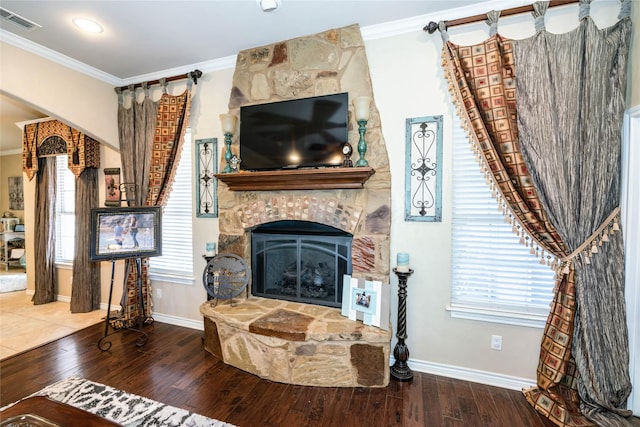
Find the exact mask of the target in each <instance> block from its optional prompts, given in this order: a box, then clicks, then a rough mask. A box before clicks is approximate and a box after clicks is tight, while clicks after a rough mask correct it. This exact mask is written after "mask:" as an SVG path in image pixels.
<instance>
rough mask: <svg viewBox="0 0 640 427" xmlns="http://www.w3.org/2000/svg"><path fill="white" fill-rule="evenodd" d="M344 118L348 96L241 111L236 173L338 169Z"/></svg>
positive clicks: (344, 133) (345, 137)
mask: <svg viewBox="0 0 640 427" xmlns="http://www.w3.org/2000/svg"><path fill="white" fill-rule="evenodd" d="M348 117H349V97H348V94H347V93H338V94H333V95H325V96H317V97H313V98H302V99H294V100H290V101H281V102H272V103H268V104H258V105H247V106H244V107H241V108H240V159H241V160H242V162H241V163H240V167H241V169H244V170H273V169H294V168H309V167H323V166H340V165H341V164H342V160H343V155H342V145H343V144H344V143H345V142H347V140H348V126H347V124H348Z"/></svg>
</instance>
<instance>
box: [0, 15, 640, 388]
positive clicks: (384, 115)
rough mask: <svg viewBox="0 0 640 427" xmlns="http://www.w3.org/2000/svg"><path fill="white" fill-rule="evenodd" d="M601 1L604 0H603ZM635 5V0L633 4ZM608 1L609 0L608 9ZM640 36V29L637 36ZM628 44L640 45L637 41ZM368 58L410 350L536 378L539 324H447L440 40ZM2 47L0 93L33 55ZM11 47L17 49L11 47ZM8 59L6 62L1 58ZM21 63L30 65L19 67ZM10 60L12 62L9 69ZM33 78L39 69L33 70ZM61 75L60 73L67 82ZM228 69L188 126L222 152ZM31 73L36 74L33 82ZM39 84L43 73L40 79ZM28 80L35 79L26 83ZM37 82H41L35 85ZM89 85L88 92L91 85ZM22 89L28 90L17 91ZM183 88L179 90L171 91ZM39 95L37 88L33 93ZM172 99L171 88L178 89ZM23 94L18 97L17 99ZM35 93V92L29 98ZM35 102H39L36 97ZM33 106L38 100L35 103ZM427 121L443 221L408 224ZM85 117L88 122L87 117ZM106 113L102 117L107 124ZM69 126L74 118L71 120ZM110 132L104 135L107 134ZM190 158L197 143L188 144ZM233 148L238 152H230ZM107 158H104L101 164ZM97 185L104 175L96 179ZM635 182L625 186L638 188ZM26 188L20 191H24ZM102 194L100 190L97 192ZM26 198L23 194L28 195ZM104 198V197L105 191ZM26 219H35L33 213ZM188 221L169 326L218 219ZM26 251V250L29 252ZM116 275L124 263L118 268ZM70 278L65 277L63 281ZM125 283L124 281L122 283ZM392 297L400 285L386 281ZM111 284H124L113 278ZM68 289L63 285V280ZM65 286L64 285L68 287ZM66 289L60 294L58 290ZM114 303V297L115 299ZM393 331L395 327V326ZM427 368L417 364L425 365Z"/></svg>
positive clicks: (410, 40) (196, 291) (162, 304)
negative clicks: (418, 132) (189, 255)
mask: <svg viewBox="0 0 640 427" xmlns="http://www.w3.org/2000/svg"><path fill="white" fill-rule="evenodd" d="M598 3H600V2H596V4H594V5H593V6H592V11H593V14H594V17H597V18H598V19H596V22H597V23H598V24H599V25H600V24H602V23H607V22H609V23H610V22H613V21H615V17H616V16H617V8H616V7H613V8H611V10H612V11H602V10H601V8H600V7H599V6H596V5H597V4H598ZM605 3H606V2H605ZM635 3H637V2H635ZM610 5H611V2H609V6H610ZM637 6H638V5H637V4H634V15H633V16H634V20H635V24H636V26H637V25H640V17H639V12H638V9H640V8H639V7H637ZM547 22H548V24H547V27H548V29H549V30H551V31H553V32H565V31H568V30H570V29H572V28H574V27H575V26H576V25H577V18H576V14H575V13H570V14H569V13H563V12H561V11H558V10H557V9H552V10H550V11H549V17H548V19H547ZM500 24H501V25H500V31H501V33H503V34H505V35H506V36H510V37H514V38H522V37H526V36H528V35H530V34H533V25H532V23H531V19H530V17H524V16H523V17H512V18H506V19H504V20H501V23H500ZM636 33H637V32H636ZM486 36H487V27H486V25H484V24H477V25H476V24H473V25H468V26H465V27H457V28H454V29H452V30H451V39H452V40H453V41H454V42H456V43H461V44H469V43H474V42H476V41H479V40H482V39H483V38H486ZM635 37H636V38H635V39H634V43H635V46H638V45H639V43H637V37H638V36H637V35H636V36H635ZM365 44H366V49H367V57H368V59H369V66H370V72H371V78H372V83H373V91H374V97H375V101H376V105H377V106H378V109H379V111H380V116H381V122H382V130H383V133H384V137H385V140H386V141H387V151H388V153H389V161H390V168H391V175H392V227H391V234H392V240H391V257H392V259H391V261H392V263H393V262H394V260H395V258H394V257H395V255H396V253H397V252H409V253H410V254H411V264H412V266H413V268H414V270H415V273H414V274H413V275H412V276H411V278H410V279H409V284H408V301H407V319H408V324H407V333H408V335H409V337H408V339H407V344H408V346H409V348H410V350H411V360H412V361H415V363H419V364H424V366H426V367H434V366H435V367H437V366H441V365H444V366H451V365H453V366H457V367H461V368H463V369H467V370H471V371H472V370H480V371H489V372H492V373H495V374H498V375H505V376H511V377H518V378H525V379H533V378H535V369H536V365H537V358H538V351H539V343H540V337H541V330H540V329H536V328H527V327H516V326H508V325H501V324H497V323H486V322H478V321H470V320H460V319H453V318H451V317H450V315H449V312H448V311H447V310H446V306H447V304H448V302H449V282H450V273H449V265H450V255H449V253H450V249H451V247H450V227H451V211H450V206H451V174H450V173H449V171H450V170H451V151H450V148H449V147H450V145H451V138H452V129H451V122H452V121H451V120H452V114H453V113H452V108H451V104H450V97H449V94H448V92H447V85H446V83H445V80H444V77H443V73H442V70H441V69H440V62H441V60H440V49H441V45H442V42H441V40H440V36H439V35H438V34H434V35H428V34H426V33H423V32H422V31H421V29H416V31H415V32H413V33H409V34H405V35H400V36H394V37H387V38H381V39H377V40H371V41H366V42H365ZM4 49H5V47H4V45H3V61H2V68H1V71H2V74H3V79H2V82H1V84H2V87H0V89H2V90H4V84H5V81H4V80H5V79H4V73H5V70H6V69H11V70H12V71H11V73H12V75H13V76H14V77H15V74H17V71H15V69H16V68H17V69H19V70H21V69H24V68H29V67H31V65H32V64H33V62H34V58H25V56H26V55H24V54H20V53H19V52H12V55H11V57H10V58H7V56H6V50H4ZM12 49H13V48H12ZM639 51H640V49H637V47H636V49H635V52H634V54H635V56H636V57H635V58H631V62H632V63H633V64H635V65H634V67H633V68H632V72H633V73H634V74H633V76H638V75H640V74H639V73H640V65H638V64H640V60H639V58H638V56H639V55H640V52H639ZM7 59H9V60H7ZM23 61H27V62H26V63H27V64H28V65H29V66H27V67H25V66H23ZM9 64H11V66H9ZM40 65H41V67H40V68H39V69H41V70H45V69H46V70H48V69H49V67H50V66H51V65H50V64H45V65H46V66H43V64H40ZM30 72H31V73H35V71H33V69H32V71H30ZM57 72H58V73H59V74H58V79H59V80H60V81H72V80H73V79H74V78H76V77H77V73H74V72H71V71H67V73H63V70H58V71H57ZM63 74H66V76H63ZM232 74H233V68H232V67H230V68H229V69H225V70H221V71H211V72H207V73H205V75H204V76H203V78H202V79H200V80H199V81H198V85H197V86H195V93H194V100H193V105H192V112H191V119H190V125H191V128H192V133H193V140H195V139H199V138H210V137H217V138H218V140H219V147H220V150H221V151H222V146H223V144H222V141H221V136H222V132H221V130H220V124H219V120H218V115H219V114H221V113H226V112H227V111H228V105H227V103H228V100H229V92H230V90H231V81H232ZM32 77H34V76H32ZM40 78H44V77H40ZM32 80H33V79H32ZM35 80H37V79H35ZM637 80H638V78H637V77H634V78H633V83H634V84H633V86H632V87H631V88H630V93H631V94H633V95H632V99H631V101H630V102H631V105H638V104H639V103H640V83H638V82H637ZM94 85H95V86H96V87H98V89H97V90H96V91H95V92H94V93H92V96H91V99H92V102H93V103H94V104H96V105H94V107H95V108H94V110H95V111H100V112H102V113H101V114H98V113H96V114H92V115H89V114H86V115H85V117H83V124H84V126H83V127H81V128H85V127H86V128H88V129H93V131H92V132H89V133H90V134H93V135H97V134H100V135H103V136H104V138H103V139H100V138H99V139H100V140H109V141H111V142H113V141H114V140H115V134H116V131H115V126H116V125H115V118H113V120H112V117H111V116H112V115H113V116H115V111H116V100H115V97H114V96H113V89H112V87H111V86H109V85H106V86H108V88H104V86H105V84H103V83H100V82H96V83H94ZM87 86H92V85H89V84H88V83H87ZM23 89H24V88H23ZM180 90H181V88H180V87H177V88H176V91H180ZM36 92H37V91H36ZM174 93H176V92H174ZM25 94H26V90H24V91H23V95H25ZM32 95H34V96H35V95H41V94H39V93H33V91H32ZM35 98H36V100H38V99H39V98H38V97H35ZM45 101H46V102H47V105H46V106H45V107H46V109H47V110H48V111H54V112H63V113H64V114H58V118H60V119H61V120H65V117H64V116H65V115H70V116H72V117H74V118H75V117H77V116H78V115H79V114H80V112H78V111H76V110H78V109H79V108H80V109H84V107H79V106H78V103H77V102H76V101H75V100H74V99H73V98H72V97H58V98H57V99H56V100H55V103H54V102H53V100H51V99H43V100H42V102H45ZM33 103H34V104H35V105H36V106H38V105H37V102H33ZM426 115H443V116H444V123H445V131H444V147H445V151H444V155H445V159H444V163H445V164H444V169H443V170H444V193H443V207H444V211H443V220H442V222H440V223H416V222H405V221H404V213H403V199H402V195H403V194H404V143H405V142H404V132H405V129H404V123H405V122H404V121H405V119H406V118H409V117H420V116H426ZM89 116H91V117H89ZM105 117H107V120H105V119H104V118H105ZM74 121H75V122H80V120H79V119H75V120H74ZM105 127H107V128H108V129H105ZM189 149H190V150H191V152H192V153H193V147H190V148H189ZM235 149H236V147H234V150H235ZM104 154H105V156H104V157H103V159H105V160H104V161H103V165H102V167H117V166H118V161H117V155H116V154H115V152H113V151H111V152H109V151H105V153H104ZM106 159H109V160H106ZM101 182H102V179H101ZM639 184H640V183H631V185H632V186H633V187H636V188H637V186H638V185H639ZM25 190H26V188H25ZM101 191H102V192H104V189H101ZM25 193H26V191H25ZM101 200H104V195H103V194H102V195H101ZM29 215H31V218H30V217H29ZM25 217H27V220H28V221H32V213H31V214H28V211H25ZM192 220H193V224H194V227H193V230H194V231H193V253H194V282H193V284H191V285H176V284H168V283H154V287H155V289H158V288H161V289H162V298H161V299H158V298H155V300H154V307H153V309H154V312H155V313H157V314H158V315H159V316H165V317H166V318H172V319H173V320H174V321H175V323H178V324H180V323H181V322H183V323H190V324H197V323H198V322H201V316H200V314H199V311H198V307H199V305H200V304H201V303H202V301H204V300H205V297H206V293H205V291H204V289H203V287H202V283H201V271H202V269H203V268H204V260H203V258H202V254H203V252H204V245H205V242H207V241H216V240H217V236H218V220H217V219H210V218H196V217H195V213H194V214H193V217H192ZM28 250H29V249H28ZM103 264H104V265H103V275H102V287H103V301H106V298H105V297H104V295H105V292H106V291H107V290H108V289H106V288H107V287H108V284H109V273H110V270H109V267H110V264H108V263H103ZM116 269H117V271H118V274H121V273H120V271H121V269H122V267H121V266H120V265H118V266H117V267H116ZM61 280H62V281H63V282H69V280H70V278H69V277H64V278H62V279H61ZM120 280H121V279H120ZM390 281H391V284H392V286H393V289H392V292H393V293H394V294H393V295H394V296H395V291H396V286H397V280H396V278H395V277H391V278H390ZM116 283H121V281H120V282H116ZM63 285H64V284H63ZM64 286H67V285H64ZM64 289H66V288H64ZM116 300H118V299H116ZM396 305H397V299H396V298H392V307H391V312H392V313H394V315H392V321H393V323H394V324H395V321H396V319H395V313H396V312H397V307H396ZM394 330H395V329H394ZM492 334H497V335H502V337H503V350H502V351H495V350H491V349H490V337H491V335H492ZM424 366H423V368H424Z"/></svg>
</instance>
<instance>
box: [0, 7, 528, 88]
mask: <svg viewBox="0 0 640 427" xmlns="http://www.w3.org/2000/svg"><path fill="white" fill-rule="evenodd" d="M531 3H532V2H531V1H530V0H529V1H527V0H490V1H483V2H481V3H477V4H474V5H471V6H464V7H457V8H452V9H447V10H442V11H438V12H435V13H429V14H425V15H419V16H415V17H412V18H407V19H400V20H396V21H389V22H385V23H382V24H377V25H370V26H366V27H362V28H361V33H362V38H363V40H365V41H367V40H375V39H381V38H386V37H391V36H396V35H401V34H406V33H412V32H416V31H420V32H422V28H423V27H424V26H425V25H426V24H428V23H429V22H430V21H436V22H437V21H441V20H443V19H449V20H450V19H457V18H462V17H465V16H472V15H478V14H482V13H487V12H489V11H491V10H501V9H507V8H511V7H517V6H523V5H528V4H531ZM0 40H1V41H3V42H6V43H8V44H10V45H13V46H16V47H18V48H20V49H23V50H25V51H27V52H30V53H33V54H35V55H38V56H40V57H42V58H45V59H48V60H50V61H52V62H55V63H57V64H60V65H63V66H65V67H67V68H70V69H72V70H74V71H77V72H79V73H83V74H86V75H88V76H89V77H93V78H95V79H97V80H101V81H103V82H106V83H109V84H111V85H113V86H127V85H129V84H132V83H139V82H141V81H148V80H156V79H160V78H162V77H165V76H167V75H178V74H182V73H184V74H187V73H188V72H190V71H193V70H194V69H198V70H200V71H203V72H211V71H218V70H225V69H229V68H233V67H235V64H236V55H230V56H227V57H223V58H217V59H212V60H210V61H204V62H199V63H196V64H189V65H184V66H181V67H176V68H171V69H168V70H159V71H156V72H153V73H148V74H144V75H139V76H133V77H128V78H126V79H121V78H119V77H116V76H113V75H111V74H108V73H105V72H103V71H101V70H98V69H97V68H94V67H91V66H89V65H87V64H85V63H83V62H80V61H77V60H75V59H73V58H70V57H68V56H66V55H63V54H61V53H59V52H56V51H54V50H52V49H49V48H46V47H44V46H42V45H39V44H37V43H33V42H31V41H29V40H27V39H24V38H22V37H20V36H17V35H15V34H13V33H10V32H9V31H6V30H4V29H0Z"/></svg>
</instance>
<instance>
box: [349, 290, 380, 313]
mask: <svg viewBox="0 0 640 427" xmlns="http://www.w3.org/2000/svg"><path fill="white" fill-rule="evenodd" d="M377 302H378V294H377V293H376V291H374V290H372V289H360V288H352V289H351V309H353V310H355V311H361V312H363V313H366V314H372V315H375V314H376V307H377Z"/></svg>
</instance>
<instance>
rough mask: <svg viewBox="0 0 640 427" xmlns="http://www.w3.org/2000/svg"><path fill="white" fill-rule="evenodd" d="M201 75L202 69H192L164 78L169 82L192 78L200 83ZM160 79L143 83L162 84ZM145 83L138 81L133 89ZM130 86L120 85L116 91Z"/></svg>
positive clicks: (150, 84)
mask: <svg viewBox="0 0 640 427" xmlns="http://www.w3.org/2000/svg"><path fill="white" fill-rule="evenodd" d="M200 77H202V71H200V70H193V71H191V72H189V73H187V74H180V75H177V76H171V77H165V79H164V80H165V81H166V82H167V83H169V82H174V81H176V80H182V79H191V80H193V82H194V83H195V84H198V79H199V78H200ZM160 80H161V79H158V80H149V81H148V82H143V83H146V84H147V85H149V86H152V85H157V84H160ZM143 83H136V84H134V85H133V89H136V88H139V87H142V85H143ZM129 88H130V87H129V85H127V86H120V87H118V88H116V91H117V90H118V89H120V90H128V89H129Z"/></svg>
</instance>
